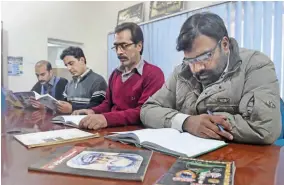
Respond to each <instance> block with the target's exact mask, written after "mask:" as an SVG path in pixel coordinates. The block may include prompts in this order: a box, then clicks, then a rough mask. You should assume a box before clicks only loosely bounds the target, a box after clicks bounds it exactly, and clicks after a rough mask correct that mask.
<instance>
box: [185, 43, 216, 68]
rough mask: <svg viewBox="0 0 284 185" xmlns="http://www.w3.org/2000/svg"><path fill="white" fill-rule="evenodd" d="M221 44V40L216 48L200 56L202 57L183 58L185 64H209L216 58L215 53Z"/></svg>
mask: <svg viewBox="0 0 284 185" xmlns="http://www.w3.org/2000/svg"><path fill="white" fill-rule="evenodd" d="M220 43H221V40H220V41H219V42H218V43H217V44H216V46H215V47H214V48H213V49H211V50H210V51H208V52H206V53H204V54H202V55H200V56H197V57H195V58H186V57H184V58H183V63H185V64H195V63H197V62H209V61H210V60H211V59H212V57H213V56H214V53H215V51H216V49H217V47H218V45H219V44H220Z"/></svg>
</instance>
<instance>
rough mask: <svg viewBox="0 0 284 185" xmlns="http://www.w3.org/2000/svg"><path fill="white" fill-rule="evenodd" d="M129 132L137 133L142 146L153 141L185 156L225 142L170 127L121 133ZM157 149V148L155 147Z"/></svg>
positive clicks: (211, 148)
mask: <svg viewBox="0 0 284 185" xmlns="http://www.w3.org/2000/svg"><path fill="white" fill-rule="evenodd" d="M129 133H134V134H135V135H137V137H138V138H139V140H140V144H141V145H142V146H145V145H148V146H150V145H151V143H154V144H155V145H154V146H155V147H157V145H158V146H160V147H162V148H165V149H168V150H172V151H176V152H178V153H182V154H185V155H187V156H194V155H198V154H200V153H205V152H207V151H210V150H214V149H216V148H218V147H221V146H223V145H225V144H226V143H225V142H224V141H219V140H213V139H204V138H200V137H197V136H194V135H191V134H189V133H187V132H183V133H180V132H179V131H178V130H176V129H172V128H161V129H143V130H137V131H131V132H123V133H122V135H125V136H127V134H129ZM120 138H122V136H120ZM157 150H159V149H158V148H157Z"/></svg>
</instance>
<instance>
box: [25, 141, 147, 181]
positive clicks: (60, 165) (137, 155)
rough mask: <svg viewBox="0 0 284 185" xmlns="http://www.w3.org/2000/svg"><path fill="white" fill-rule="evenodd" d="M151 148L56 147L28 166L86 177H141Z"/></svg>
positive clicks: (124, 178) (130, 178)
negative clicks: (148, 149)
mask: <svg viewBox="0 0 284 185" xmlns="http://www.w3.org/2000/svg"><path fill="white" fill-rule="evenodd" d="M151 157H152V152H151V151H147V150H135V151H134V150H122V149H98V148H87V147H81V146H75V147H73V146H65V147H59V148H57V149H56V151H55V152H53V153H51V154H50V155H49V156H47V157H44V158H40V159H39V161H38V162H36V163H35V164H32V165H30V166H29V168H28V169H29V170H35V171H40V172H49V173H61V174H72V175H78V176H87V177H100V178H107V179H110V178H111V179H121V180H133V181H143V179H144V176H145V173H146V171H147V168H148V165H149V163H150V160H151Z"/></svg>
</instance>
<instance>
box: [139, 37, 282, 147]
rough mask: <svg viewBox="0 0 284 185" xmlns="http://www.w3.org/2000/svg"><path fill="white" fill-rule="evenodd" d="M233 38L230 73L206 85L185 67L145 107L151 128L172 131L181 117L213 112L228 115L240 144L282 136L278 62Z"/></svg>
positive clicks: (144, 118)
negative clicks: (174, 119) (173, 121)
mask: <svg viewBox="0 0 284 185" xmlns="http://www.w3.org/2000/svg"><path fill="white" fill-rule="evenodd" d="M230 40H231V45H232V48H231V54H230V59H229V66H228V72H227V73H225V74H224V75H223V76H221V78H220V79H219V80H218V81H217V82H215V83H213V84H211V85H209V86H208V87H206V88H205V89H204V90H203V88H202V85H201V84H200V83H199V82H198V81H197V80H196V79H195V78H194V77H193V75H192V73H191V71H190V68H189V66H187V65H184V64H181V65H179V66H177V67H176V68H175V69H174V72H173V74H172V75H171V76H170V78H169V79H168V80H167V81H166V83H165V84H164V85H163V87H162V88H161V89H160V90H159V91H157V92H156V93H155V94H154V95H153V96H152V97H150V98H149V99H148V100H147V101H146V102H145V104H144V105H143V106H142V109H141V114H140V117H141V121H142V122H143V124H144V125H145V126H147V127H152V128H162V127H172V119H173V118H174V116H175V115H176V114H178V113H184V114H188V115H199V114H203V113H206V111H207V110H211V111H213V112H214V114H216V115H218V114H221V115H225V116H227V118H228V119H229V121H230V124H231V125H232V127H233V130H232V134H233V136H234V141H235V142H241V143H253V144H271V143H273V142H274V141H275V140H276V139H277V138H278V137H279V135H280V132H281V123H280V120H281V119H280V95H279V83H278V80H277V77H276V73H275V68H274V64H273V62H272V61H271V60H270V59H269V58H268V57H267V56H265V55H264V54H262V53H260V52H258V51H253V50H248V49H240V50H239V47H238V44H237V42H236V41H235V40H234V39H232V38H231V39H230Z"/></svg>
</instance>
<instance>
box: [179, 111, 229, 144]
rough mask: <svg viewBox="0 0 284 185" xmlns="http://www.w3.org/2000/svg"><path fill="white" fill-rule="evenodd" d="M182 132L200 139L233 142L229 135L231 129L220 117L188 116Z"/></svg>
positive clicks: (206, 115) (222, 117)
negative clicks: (221, 128)
mask: <svg viewBox="0 0 284 185" xmlns="http://www.w3.org/2000/svg"><path fill="white" fill-rule="evenodd" d="M218 124H219V125H222V127H223V128H224V129H223V131H222V130H220V129H219V127H218V126H217V125H218ZM183 130H185V131H187V132H189V133H191V134H193V135H196V136H199V137H202V138H211V139H218V140H223V139H224V138H225V139H228V140H233V135H232V134H231V133H230V131H231V130H232V127H231V125H230V124H229V123H228V121H227V120H226V119H225V117H224V116H221V115H208V114H201V115H196V116H189V117H188V118H187V119H186V120H185V122H184V124H183Z"/></svg>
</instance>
